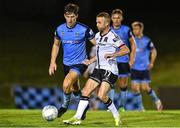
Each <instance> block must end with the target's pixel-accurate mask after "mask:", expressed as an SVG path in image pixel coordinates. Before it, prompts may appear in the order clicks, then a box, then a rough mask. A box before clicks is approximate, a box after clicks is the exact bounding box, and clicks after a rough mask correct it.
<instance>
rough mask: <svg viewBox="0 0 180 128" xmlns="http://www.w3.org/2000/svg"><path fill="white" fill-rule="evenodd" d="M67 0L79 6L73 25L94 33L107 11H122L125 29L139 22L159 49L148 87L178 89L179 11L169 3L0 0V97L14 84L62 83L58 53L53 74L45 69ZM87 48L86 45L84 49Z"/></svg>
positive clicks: (179, 83) (62, 20) (86, 0)
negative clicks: (150, 84)
mask: <svg viewBox="0 0 180 128" xmlns="http://www.w3.org/2000/svg"><path fill="white" fill-rule="evenodd" d="M69 2H72V3H76V4H78V5H79V7H80V12H79V18H78V21H80V22H82V23H84V24H86V25H88V26H90V27H91V28H93V30H94V31H95V32H97V29H96V23H95V18H96V15H97V14H98V13H99V12H101V11H106V12H109V13H111V11H112V10H113V9H115V8H120V9H122V10H123V12H124V21H123V24H126V25H130V24H131V23H132V22H133V21H135V20H139V21H142V22H143V23H144V25H145V31H144V33H145V35H147V36H149V37H150V38H151V39H152V41H153V42H154V44H155V46H156V48H157V50H158V58H157V61H156V66H155V68H154V70H153V77H152V79H153V82H152V83H153V85H155V86H165V85H166V86H169V85H180V80H179V77H180V74H179V71H180V68H179V67H180V60H179V55H180V52H179V50H180V33H179V30H180V14H179V10H180V9H179V6H178V4H177V3H175V2H174V1H167V2H165V1H163V2H162V1H151V0H148V1H138V0H136V1H131V0H111V1H110V0H76V1H75V0H74V1H72V0H71V1H70V0H16V1H12V0H0V84H1V87H0V91H1V92H0V93H1V94H3V93H6V92H9V87H10V86H11V85H13V84H22V85H52V84H60V83H62V80H63V77H62V76H63V75H62V67H61V63H62V59H61V56H62V52H60V55H59V58H58V67H59V70H58V71H57V74H56V75H55V76H53V77H49V76H48V66H49V61H50V52H51V47H52V43H53V35H54V31H55V29H56V27H57V26H58V25H59V24H61V23H63V22H64V21H65V20H64V17H63V12H64V6H65V5H66V4H67V3H69ZM158 2H159V3H158ZM90 46H91V45H90V44H88V50H89V48H90ZM4 96H6V94H4ZM4 102H5V101H4Z"/></svg>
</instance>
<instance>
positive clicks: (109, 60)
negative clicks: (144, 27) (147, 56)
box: [63, 12, 129, 126]
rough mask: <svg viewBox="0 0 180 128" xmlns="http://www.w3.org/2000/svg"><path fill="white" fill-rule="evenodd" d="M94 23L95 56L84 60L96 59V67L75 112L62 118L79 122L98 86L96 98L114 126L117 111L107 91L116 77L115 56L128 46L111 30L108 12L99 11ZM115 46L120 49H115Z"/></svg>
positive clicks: (117, 117) (117, 119)
mask: <svg viewBox="0 0 180 128" xmlns="http://www.w3.org/2000/svg"><path fill="white" fill-rule="evenodd" d="M96 25H97V28H98V30H99V32H98V33H97V34H96V36H95V40H96V57H94V58H92V59H90V60H87V61H86V62H85V63H86V64H87V65H88V64H90V63H92V62H94V61H95V60H97V65H96V68H95V69H94V71H93V73H92V75H90V77H89V79H88V80H87V82H86V84H85V86H84V88H83V90H82V97H81V100H80V102H79V105H78V108H77V112H76V114H75V115H74V116H73V117H72V118H70V119H68V120H63V122H64V123H67V124H80V123H81V117H82V115H83V112H84V111H85V109H86V107H87V106H88V104H89V97H90V95H91V93H92V92H93V91H94V90H95V89H96V88H97V87H99V91H98V95H97V96H98V98H99V99H100V100H101V101H102V102H103V103H104V104H106V106H107V108H108V109H109V110H110V111H111V112H112V114H113V117H114V119H115V126H119V125H120V123H121V121H120V117H119V113H118V111H117V109H116V107H115V105H114V103H113V102H112V100H111V99H110V98H109V97H108V95H107V93H108V92H109V90H110V89H111V88H112V86H113V85H114V83H115V82H116V80H117V78H118V67H117V62H116V57H117V56H123V55H126V54H128V53H129V48H128V47H127V46H126V45H125V44H124V43H123V42H122V40H121V39H120V38H119V37H118V36H117V35H116V34H115V33H114V32H113V31H111V29H110V16H109V14H108V13H106V12H101V13H99V14H98V15H97V17H96ZM117 48H120V49H119V50H118V51H117Z"/></svg>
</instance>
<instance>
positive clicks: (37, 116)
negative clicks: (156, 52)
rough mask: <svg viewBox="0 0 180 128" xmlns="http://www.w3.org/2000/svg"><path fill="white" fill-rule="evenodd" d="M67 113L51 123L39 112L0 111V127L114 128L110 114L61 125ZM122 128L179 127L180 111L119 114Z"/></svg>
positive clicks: (90, 115) (92, 113) (98, 113)
mask: <svg viewBox="0 0 180 128" xmlns="http://www.w3.org/2000/svg"><path fill="white" fill-rule="evenodd" d="M74 113H75V111H68V112H67V113H66V114H65V115H64V116H63V117H61V118H58V119H56V120H55V121H52V122H47V121H45V120H43V119H42V117H41V111H40V110H13V109H10V110H7V109H6V110H0V127H101V128H102V127H114V120H113V118H112V115H111V113H110V112H107V111H89V112H88V113H87V118H86V120H85V121H83V122H82V124H81V125H79V126H70V125H65V124H63V123H62V120H63V119H68V118H70V117H72V116H73V114H74ZM121 118H122V122H123V124H122V127H180V111H177V110H176V111H175V110H174V111H163V112H157V111H146V112H123V113H121Z"/></svg>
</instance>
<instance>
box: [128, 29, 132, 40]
mask: <svg viewBox="0 0 180 128" xmlns="http://www.w3.org/2000/svg"><path fill="white" fill-rule="evenodd" d="M131 37H133V33H132V31H131V29H129V30H128V39H130V38H131Z"/></svg>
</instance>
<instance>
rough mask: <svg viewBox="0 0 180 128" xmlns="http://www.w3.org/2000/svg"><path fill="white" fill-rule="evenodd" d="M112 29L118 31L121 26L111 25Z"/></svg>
mask: <svg viewBox="0 0 180 128" xmlns="http://www.w3.org/2000/svg"><path fill="white" fill-rule="evenodd" d="M112 26H113V28H114V29H119V28H120V27H121V24H119V25H112Z"/></svg>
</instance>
